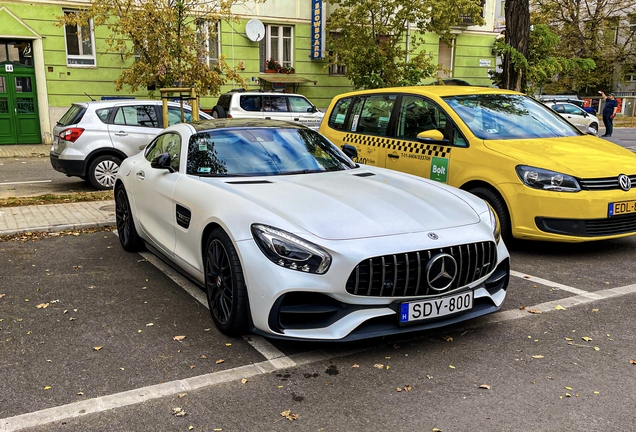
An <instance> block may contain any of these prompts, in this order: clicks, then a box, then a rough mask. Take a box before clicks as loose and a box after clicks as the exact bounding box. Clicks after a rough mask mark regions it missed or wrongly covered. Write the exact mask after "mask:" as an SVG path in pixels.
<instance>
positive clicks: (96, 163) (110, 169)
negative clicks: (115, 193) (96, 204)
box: [86, 155, 121, 190]
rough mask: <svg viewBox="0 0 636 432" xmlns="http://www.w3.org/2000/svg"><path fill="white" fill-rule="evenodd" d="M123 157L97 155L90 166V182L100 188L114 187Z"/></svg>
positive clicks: (88, 174) (88, 175)
mask: <svg viewBox="0 0 636 432" xmlns="http://www.w3.org/2000/svg"><path fill="white" fill-rule="evenodd" d="M120 165H121V159H119V158H118V157H116V156H111V155H104V156H98V157H96V158H95V159H94V160H93V162H92V163H91V164H90V167H89V168H88V173H87V175H86V177H88V182H89V183H90V184H91V185H92V186H93V187H94V188H95V189H99V190H108V189H112V188H113V186H114V185H115V174H117V171H119V166H120Z"/></svg>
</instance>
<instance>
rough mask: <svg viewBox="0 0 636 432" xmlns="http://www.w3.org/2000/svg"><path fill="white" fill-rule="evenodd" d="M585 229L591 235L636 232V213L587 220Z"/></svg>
mask: <svg viewBox="0 0 636 432" xmlns="http://www.w3.org/2000/svg"><path fill="white" fill-rule="evenodd" d="M585 230H586V231H587V234H588V235H590V236H607V235H614V234H626V233H632V232H636V214H630V215H621V216H614V217H611V218H607V219H590V220H586V221H585Z"/></svg>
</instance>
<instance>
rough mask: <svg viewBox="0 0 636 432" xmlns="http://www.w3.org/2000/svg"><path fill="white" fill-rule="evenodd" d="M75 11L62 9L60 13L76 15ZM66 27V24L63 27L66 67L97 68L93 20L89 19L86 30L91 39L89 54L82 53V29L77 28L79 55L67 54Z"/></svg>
mask: <svg viewBox="0 0 636 432" xmlns="http://www.w3.org/2000/svg"><path fill="white" fill-rule="evenodd" d="M77 12H78V11H77V10H73V9H63V10H62V13H64V14H67V13H77ZM67 27H68V24H66V25H64V50H65V53H66V66H68V67H77V68H94V67H97V57H96V55H95V29H94V27H93V20H92V19H89V21H88V28H89V31H90V33H91V34H90V39H91V53H90V54H86V53H84V52H83V48H84V47H83V46H82V36H83V28H82V27H79V26H77V25H76V26H75V28H76V30H77V42H78V46H79V49H80V53H81V54H80V55H75V54H69V53H68V43H67V40H66V38H67V35H68V34H69V33H67V31H66V28H67ZM72 60H92V61H93V63H92V64H87V63H86V64H77V63H73V62H72Z"/></svg>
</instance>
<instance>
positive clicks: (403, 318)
mask: <svg viewBox="0 0 636 432" xmlns="http://www.w3.org/2000/svg"><path fill="white" fill-rule="evenodd" d="M472 308H473V292H472V291H464V292H463V293H460V294H455V295H451V296H447V297H440V298H436V299H432V300H419V301H413V302H407V303H402V304H401V305H400V323H401V324H407V323H411V322H413V321H420V320H425V319H432V318H439V317H443V316H445V315H451V314H454V313H457V312H464V311H467V310H470V309H472Z"/></svg>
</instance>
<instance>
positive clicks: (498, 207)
mask: <svg viewBox="0 0 636 432" xmlns="http://www.w3.org/2000/svg"><path fill="white" fill-rule="evenodd" d="M469 192H470V193H472V194H473V195H476V196H478V197H479V198H481V199H483V200H484V201H486V202H487V203H488V204H490V206H491V207H492V208H493V209H494V210H495V213H497V217H498V218H499V224H500V225H501V238H502V239H503V241H504V243H507V244H511V243H512V242H513V241H514V238H513V237H512V227H511V223H510V213H509V212H508V207H506V203H505V202H504V201H503V199H502V198H501V197H500V196H499V194H498V193H496V192H495V191H493V190H492V189H490V188H487V187H477V188H473V189H471V190H469Z"/></svg>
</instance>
